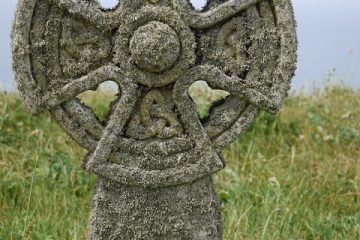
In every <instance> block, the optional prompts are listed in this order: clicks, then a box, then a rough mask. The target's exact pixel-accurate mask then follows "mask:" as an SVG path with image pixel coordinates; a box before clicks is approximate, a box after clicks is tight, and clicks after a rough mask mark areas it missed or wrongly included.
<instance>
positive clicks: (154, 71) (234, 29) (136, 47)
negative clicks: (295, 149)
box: [12, 0, 297, 240]
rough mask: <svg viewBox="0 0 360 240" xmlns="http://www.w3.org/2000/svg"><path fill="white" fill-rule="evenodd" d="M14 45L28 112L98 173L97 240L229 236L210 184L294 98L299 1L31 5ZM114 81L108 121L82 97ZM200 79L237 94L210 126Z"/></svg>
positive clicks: (35, 0) (24, 1)
mask: <svg viewBox="0 0 360 240" xmlns="http://www.w3.org/2000/svg"><path fill="white" fill-rule="evenodd" d="M12 38H13V45H12V48H13V56H14V69H15V71H16V79H17V82H18V89H19V92H20V94H21V96H22V98H23V99H24V102H25V103H26V105H27V107H28V109H29V110H30V111H31V112H32V113H34V114H36V113H40V112H43V111H50V113H51V115H52V116H53V118H54V119H55V120H56V121H57V122H58V123H59V125H61V127H62V128H63V129H64V130H65V131H66V132H67V133H68V134H69V135H70V136H71V137H72V138H73V139H75V141H77V142H78V143H79V144H80V145H81V146H83V147H84V148H86V149H87V150H88V151H89V154H88V155H87V157H86V159H85V163H84V168H85V169H86V170H87V171H89V172H93V173H96V174H97V175H98V176H99V179H100V180H99V182H98V185H97V186H96V190H95V195H94V207H93V210H92V211H93V212H92V217H91V225H93V226H96V227H94V228H93V229H91V232H90V235H89V236H90V238H91V239H126V240H128V239H172V240H177V239H179V240H180V239H187V240H188V239H204V240H205V239H206V240H210V239H220V237H221V228H220V227H219V224H220V222H221V220H220V217H219V215H218V208H217V206H218V205H217V203H216V200H215V199H216V198H215V197H214V191H213V188H212V184H211V181H210V180H209V176H210V175H211V174H213V173H215V172H217V171H219V170H221V169H222V168H223V167H224V166H225V163H224V161H223V159H222V157H221V154H220V153H221V150H222V149H223V148H224V147H225V146H227V145H228V144H230V143H231V142H232V141H234V140H235V139H236V138H237V137H239V136H240V135H241V133H243V132H244V131H245V130H246V128H247V127H248V126H249V125H250V124H251V123H252V122H253V120H254V119H255V118H256V116H257V114H258V113H259V112H260V111H262V110H264V111H268V112H272V113H274V112H277V111H278V110H279V108H280V107H281V105H282V103H283V101H284V99H285V97H286V95H287V92H288V90H289V88H290V79H291V78H292V76H293V74H294V71H295V63H296V46H297V41H296V32H295V20H294V16H293V11H292V6H291V2H290V0H228V1H222V0H221V1H220V0H208V3H207V5H206V6H205V7H204V9H203V10H202V11H197V10H195V9H194V8H193V7H192V5H191V3H190V2H189V0H169V1H167V0H131V1H120V2H119V5H118V6H117V7H116V8H114V9H106V10H104V9H102V8H101V6H100V4H99V3H98V2H97V1H96V0H78V1H74V0H20V1H19V6H18V10H17V17H16V20H15V24H14V30H13V35H12ZM106 81H113V82H115V83H116V84H117V85H118V86H119V95H118V97H117V99H116V101H115V102H114V105H113V106H112V108H111V109H112V111H111V112H110V114H109V117H108V119H106V121H105V123H103V122H100V121H99V120H98V118H97V117H96V115H95V114H94V113H93V111H92V110H91V109H90V108H88V107H86V106H85V105H83V104H82V103H81V102H80V101H79V99H78V98H77V96H78V95H79V94H81V93H83V92H85V91H87V90H94V89H97V87H98V86H99V85H100V84H101V83H103V82H106ZM196 81H206V82H207V84H208V85H209V86H210V87H211V88H212V89H220V90H224V91H227V92H228V93H229V97H228V98H227V99H226V101H224V103H223V104H220V106H215V107H214V108H213V109H211V112H210V115H209V117H208V118H207V120H206V121H204V122H201V121H200V119H199V116H198V113H197V112H196V106H195V104H194V102H193V100H192V99H191V97H190V96H189V93H188V91H189V87H190V86H191V85H192V84H193V83H194V82H196ZM99 100H100V99H99ZM193 189H196V190H197V192H196V193H194V192H193ZM145 202H146V203H147V204H144V203H145ZM174 202H176V203H177V204H179V205H176V204H174ZM115 206H117V208H115ZM178 206H181V208H180V209H181V210H179V208H178ZM99 209H101V211H100V210H99ZM193 213H198V214H195V215H196V216H195V215H194V214H193ZM109 216H111V217H109ZM149 216H151V217H149ZM140 220H141V221H143V224H139V223H138V222H137V221H140Z"/></svg>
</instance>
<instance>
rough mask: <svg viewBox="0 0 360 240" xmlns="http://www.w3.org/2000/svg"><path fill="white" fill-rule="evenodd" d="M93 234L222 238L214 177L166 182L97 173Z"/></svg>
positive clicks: (123, 239)
mask: <svg viewBox="0 0 360 240" xmlns="http://www.w3.org/2000/svg"><path fill="white" fill-rule="evenodd" d="M88 229H89V233H88V239H89V240H110V239H114V240H115V239H116V240H140V239H141V240H145V239H146V240H220V239H222V218H221V214H220V209H219V201H218V198H217V196H216V193H215V191H214V188H213V184H212V181H211V178H210V177H208V178H205V179H201V180H198V181H196V182H194V183H191V184H187V185H180V186H174V187H168V188H157V189H152V188H142V187H134V186H124V185H121V184H119V183H116V182H113V181H110V180H107V179H104V178H99V179H98V182H97V184H96V186H95V191H94V196H93V201H92V209H91V215H90V222H89V227H88Z"/></svg>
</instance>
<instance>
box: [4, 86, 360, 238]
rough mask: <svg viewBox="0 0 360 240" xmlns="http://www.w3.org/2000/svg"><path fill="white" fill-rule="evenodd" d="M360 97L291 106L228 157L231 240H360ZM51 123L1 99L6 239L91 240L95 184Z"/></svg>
mask: <svg viewBox="0 0 360 240" xmlns="http://www.w3.org/2000/svg"><path fill="white" fill-rule="evenodd" d="M359 99H360V92H359V91H356V90H351V89H348V88H346V87H342V86H333V87H327V88H326V89H325V90H324V91H321V92H320V91H318V92H316V91H315V92H314V93H312V94H311V95H302V94H297V95H294V96H291V97H290V98H289V99H288V100H287V102H286V104H285V106H284V108H283V109H282V110H281V111H280V112H279V113H278V114H277V115H276V116H273V115H270V114H266V113H264V114H261V116H260V117H259V118H258V120H257V121H256V122H255V123H254V124H253V125H252V127H251V128H250V129H249V130H248V131H247V133H246V134H244V135H243V136H242V137H241V138H240V139H239V140H237V141H236V142H234V143H233V144H232V145H231V146H229V147H228V148H227V149H225V150H224V156H225V159H226V162H227V164H228V165H227V168H226V169H225V170H223V171H222V172H221V173H219V174H217V175H216V176H215V177H214V179H215V183H216V187H217V191H218V192H219V196H220V199H221V201H222V208H223V213H224V221H225V226H224V229H225V234H224V239H225V240H242V239H275V240H277V239H285V240H289V239H294V240H295V239H319V240H322V239H324V240H327V239H329V240H333V239H339V240H343V239H354V240H357V239H360V164H359V163H360V162H359V158H360V100H359ZM84 154H85V151H84V150H82V149H81V148H80V147H78V146H77V144H75V143H74V141H72V140H71V139H69V138H68V137H67V136H66V135H65V134H64V133H63V131H62V130H61V129H60V128H59V127H58V126H57V125H56V123H55V122H54V121H53V120H51V118H50V117H49V115H48V114H42V115H40V116H36V117H33V116H31V115H30V114H29V113H28V112H27V111H26V110H25V109H24V107H23V105H22V104H21V101H20V100H19V98H18V96H17V95H14V94H7V95H5V94H0V239H1V240H8V239H40V240H46V239H84V233H85V231H86V223H87V218H88V212H89V201H90V196H91V189H92V185H93V184H94V180H95V177H94V176H88V175H85V174H84V173H83V172H82V170H81V168H80V165H81V162H82V157H83V155H84Z"/></svg>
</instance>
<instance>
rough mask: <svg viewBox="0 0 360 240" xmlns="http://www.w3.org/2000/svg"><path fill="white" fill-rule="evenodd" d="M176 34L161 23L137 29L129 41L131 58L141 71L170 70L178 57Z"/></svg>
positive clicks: (153, 23) (149, 24)
mask: <svg viewBox="0 0 360 240" xmlns="http://www.w3.org/2000/svg"><path fill="white" fill-rule="evenodd" d="M180 50H181V45H180V41H179V37H178V35H177V34H176V32H175V31H174V30H173V29H172V28H171V27H169V26H168V25H166V24H164V23H161V22H150V23H148V24H146V25H144V26H142V27H140V28H138V29H137V30H136V31H135V33H134V35H133V37H132V38H131V40H130V52H131V57H132V58H133V61H134V62H135V64H136V65H137V66H138V67H139V68H140V69H141V70H143V71H147V72H151V73H161V72H163V71H165V70H168V69H169V68H171V67H172V66H173V65H174V64H175V62H176V61H177V59H178V57H179V55H180Z"/></svg>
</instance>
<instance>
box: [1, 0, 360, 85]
mask: <svg viewBox="0 0 360 240" xmlns="http://www.w3.org/2000/svg"><path fill="white" fill-rule="evenodd" d="M114 1H116V0H101V2H103V4H104V5H109V6H111V5H112V4H113V2H114ZM129 1H130V0H129ZM169 1H170V0H169ZM16 2H17V1H15V0H0V23H1V24H0V30H1V31H0V89H2V90H10V89H14V85H15V84H14V82H13V74H12V71H11V64H10V62H11V61H10V38H9V35H10V28H11V22H12V19H13V15H14V11H15V5H16ZM192 2H193V4H194V5H198V6H201V5H202V4H203V0H192ZM293 3H294V8H295V14H296V18H297V21H298V36H299V64H298V70H297V72H296V77H295V79H294V82H293V88H299V87H301V86H306V87H309V86H311V85H312V83H313V82H314V81H318V82H321V80H322V79H324V77H325V76H326V74H327V73H328V72H329V71H330V70H331V69H333V68H336V69H337V74H338V76H339V78H341V79H343V80H344V81H345V82H347V83H348V84H350V85H352V86H356V87H360V0H293Z"/></svg>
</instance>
